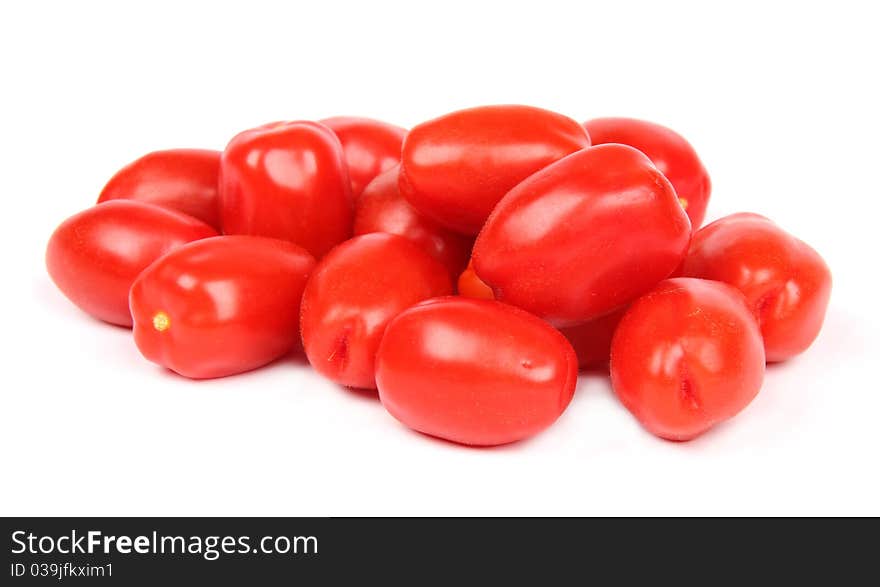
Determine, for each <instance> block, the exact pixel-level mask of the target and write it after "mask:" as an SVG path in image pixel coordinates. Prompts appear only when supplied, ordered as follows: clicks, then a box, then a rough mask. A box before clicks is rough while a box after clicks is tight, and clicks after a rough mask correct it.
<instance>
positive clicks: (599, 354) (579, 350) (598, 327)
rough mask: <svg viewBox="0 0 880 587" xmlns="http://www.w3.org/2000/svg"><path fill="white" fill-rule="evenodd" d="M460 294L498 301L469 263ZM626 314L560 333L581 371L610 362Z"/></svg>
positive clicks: (574, 327) (460, 279) (608, 316)
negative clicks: (616, 332) (568, 345)
mask: <svg viewBox="0 0 880 587" xmlns="http://www.w3.org/2000/svg"><path fill="white" fill-rule="evenodd" d="M458 294H459V295H461V296H464V297H466V298H476V299H481V300H494V299H495V294H494V293H492V288H491V287H489V286H488V285H486V284H485V283H484V282H483V280H481V279H480V278H479V277H477V274H476V273H475V272H474V268H473V265H472V264H471V263H468V266H467V269H465V270H464V271H463V272H462V274H461V275H460V276H459V277H458ZM624 311H625V308H624V309H620V310H615V311H614V312H611V313H610V314H606V315H605V316H601V317H599V318H596V319H595V320H591V321H589V322H585V323H583V324H577V325H575V326H567V327H563V328H560V329H559V332H561V333H562V335H563V336H564V337H565V338H567V339H568V342H570V343H571V346H572V348H574V352H575V354H576V355H577V358H578V366H579V367H580V368H582V369H583V368H585V367H589V366H591V365H595V364H598V363H602V362H604V361H608V357H609V356H610V355H611V339H612V337H613V336H614V330H615V329H616V328H617V324H618V322H620V319H621V317H622V316H623V312H624Z"/></svg>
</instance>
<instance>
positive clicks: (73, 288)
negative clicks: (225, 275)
mask: <svg viewBox="0 0 880 587" xmlns="http://www.w3.org/2000/svg"><path fill="white" fill-rule="evenodd" d="M216 235H217V231H216V230H214V229H213V228H211V227H210V226H208V225H207V224H205V223H204V222H202V221H200V220H196V219H195V218H193V217H192V216H187V215H186V214H181V213H180V212H175V211H173V210H169V209H167V208H162V207H159V206H154V205H152V204H145V203H143V202H135V201H131V200H113V201H110V202H106V203H104V204H98V205H96V206H93V207H91V208H89V209H87V210H85V211H83V212H80V213H79V214H75V215H74V216H71V217H70V218H68V219H67V220H65V221H64V222H62V223H61V225H60V226H59V227H58V228H57V229H56V230H55V232H54V233H53V234H52V237H51V238H50V239H49V245H48V247H47V248H46V268H47V269H48V270H49V275H50V276H51V277H52V280H53V281H54V282H55V285H57V286H58V289H60V290H61V291H62V293H64V295H65V296H67V298H68V299H69V300H70V301H72V302H73V303H74V304H76V305H77V306H78V307H79V308H80V309H81V310H83V311H84V312H86V313H88V314H91V315H92V316H94V317H95V318H98V319H99V320H103V321H105V322H110V323H111V324H118V325H120V326H131V313H130V312H129V310H128V290H129V289H131V284H132V283H133V282H134V280H135V278H136V277H137V276H138V274H139V273H140V272H141V271H143V270H144V268H146V267H147V265H149V264H150V263H152V262H153V261H155V260H156V259H158V258H159V257H161V256H162V255H164V254H165V253H167V252H168V251H170V250H172V249H174V248H176V247H179V246H181V245H183V244H185V243H188V242H190V241H194V240H198V239H202V238H207V237H210V236H216Z"/></svg>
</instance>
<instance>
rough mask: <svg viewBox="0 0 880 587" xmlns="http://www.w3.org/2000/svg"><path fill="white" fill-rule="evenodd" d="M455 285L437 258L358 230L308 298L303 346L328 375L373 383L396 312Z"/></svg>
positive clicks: (322, 270) (324, 264)
mask: <svg viewBox="0 0 880 587" xmlns="http://www.w3.org/2000/svg"><path fill="white" fill-rule="evenodd" d="M451 292H452V285H451V283H450V280H449V274H448V272H447V271H446V268H445V267H443V265H441V264H440V263H439V262H438V261H437V260H436V259H434V258H433V257H431V256H430V255H429V254H428V253H426V252H425V251H423V250H421V249H420V248H419V247H418V246H416V245H415V244H414V243H412V242H410V241H409V240H407V239H405V238H403V237H401V236H397V235H394V234H382V233H374V234H366V235H363V236H358V237H355V238H353V239H351V240H349V241H347V242H345V243H343V244H341V245H339V246H338V247H336V248H335V249H333V250H332V251H331V252H330V253H329V254H328V255H327V256H326V257H324V258H323V259H322V260H321V262H320V263H319V264H318V266H317V267H316V268H315V271H314V272H313V273H312V276H311V277H310V278H309V282H308V285H307V286H306V289H305V293H304V294H303V300H302V338H303V348H304V349H305V351H306V356H308V358H309V362H310V363H311V364H312V366H313V367H314V368H315V369H316V370H317V371H318V372H319V373H321V374H322V375H324V376H325V377H327V378H329V379H331V380H333V381H335V382H336V383H340V384H342V385H347V386H350V387H361V388H373V389H375V387H376V380H375V373H374V371H375V358H376V350H377V349H378V348H379V341H380V340H382V334H383V333H384V332H385V327H386V326H387V325H388V322H390V321H391V319H392V318H394V317H395V316H397V314H399V313H400V312H402V311H403V310H405V309H406V308H408V307H410V306H412V305H413V304H415V303H417V302H420V301H422V300H425V299H427V298H432V297H435V296H442V295H447V294H449V293H451Z"/></svg>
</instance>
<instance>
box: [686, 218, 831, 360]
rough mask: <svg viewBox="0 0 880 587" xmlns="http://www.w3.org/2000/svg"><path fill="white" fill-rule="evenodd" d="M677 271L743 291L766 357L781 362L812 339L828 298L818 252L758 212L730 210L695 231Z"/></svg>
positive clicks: (828, 275)
mask: <svg viewBox="0 0 880 587" xmlns="http://www.w3.org/2000/svg"><path fill="white" fill-rule="evenodd" d="M682 274H683V275H686V276H689V277H701V278H703V279H715V280H717V281H723V282H725V283H729V284H730V285H732V286H734V287H736V288H737V289H739V290H740V291H741V292H742V293H743V294H744V295H745V297H746V300H747V301H748V303H749V307H750V308H751V309H752V312H753V313H754V314H755V317H756V318H757V320H758V323H759V325H760V327H761V334H762V335H763V337H764V348H765V351H766V354H767V360H768V361H784V360H786V359H789V358H791V357H793V356H795V355H797V354H799V353H802V352H803V351H805V350H806V349H807V348H808V347H809V346H810V344H812V342H813V341H814V340H815V339H816V337H817V336H818V334H819V330H820V329H821V328H822V322H823V321H824V319H825V311H826V309H827V308H828V300H829V298H830V297H831V271H830V270H829V269H828V265H826V264H825V261H824V260H823V259H822V257H820V256H819V254H818V253H817V252H816V251H814V250H813V249H812V248H811V247H810V246H809V245H807V244H806V243H805V242H803V241H802V240H800V239H797V238H795V237H794V236H792V235H790V234H789V233H787V232H785V231H784V230H782V229H781V228H779V226H777V225H776V224H775V223H773V221H771V220H769V219H768V218H765V217H763V216H760V215H758V214H751V213H740V214H733V215H731V216H726V217H724V218H721V219H719V220H716V221H715V222H713V223H711V224H709V225H707V226H705V227H704V228H702V229H700V230H699V231H697V233H696V234H695V235H694V239H693V242H692V243H691V248H690V251H689V252H688V255H687V257H686V258H685V261H684V264H683V266H682Z"/></svg>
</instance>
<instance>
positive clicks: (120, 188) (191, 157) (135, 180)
mask: <svg viewBox="0 0 880 587" xmlns="http://www.w3.org/2000/svg"><path fill="white" fill-rule="evenodd" d="M219 169H220V151H208V150H204V149H169V150H167V151H154V152H153V153H147V154H146V155H144V156H143V157H141V158H140V159H137V160H136V161H133V162H131V163H129V164H128V165H126V166H125V167H123V168H122V169H120V170H119V171H117V172H116V175H114V176H113V177H111V178H110V181H108V182H107V185H105V186H104V189H103V190H101V195H100V196H99V197H98V203H101V202H106V201H108V200H118V199H122V200H137V201H139V202H146V203H148V204H156V205H157V206H162V207H163V208H170V209H171V210H177V211H178V212H183V213H184V214H189V215H190V216H194V217H195V218H198V219H199V220H201V221H203V222H206V223H208V224H210V225H211V226H213V227H214V228H216V229H217V230H219V229H220V204H219V201H218V200H219V198H218V195H217V175H218V172H219Z"/></svg>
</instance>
